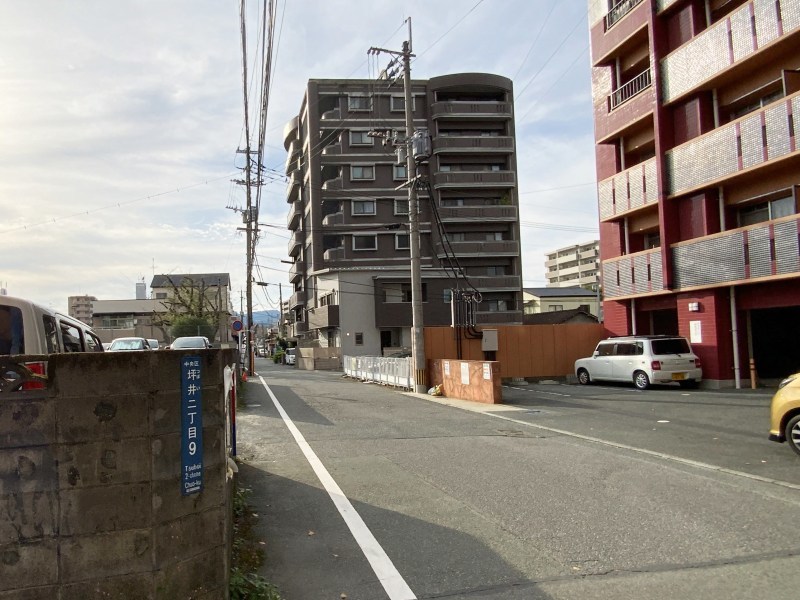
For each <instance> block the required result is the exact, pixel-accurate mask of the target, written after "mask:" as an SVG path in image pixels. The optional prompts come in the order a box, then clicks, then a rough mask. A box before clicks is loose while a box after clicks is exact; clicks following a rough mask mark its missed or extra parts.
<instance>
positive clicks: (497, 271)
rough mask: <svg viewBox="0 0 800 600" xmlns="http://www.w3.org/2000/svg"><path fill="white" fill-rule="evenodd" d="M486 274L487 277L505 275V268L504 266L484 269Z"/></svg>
mask: <svg viewBox="0 0 800 600" xmlns="http://www.w3.org/2000/svg"><path fill="white" fill-rule="evenodd" d="M486 274H487V275H489V276H498V275H505V274H506V267H505V265H495V266H492V267H486Z"/></svg>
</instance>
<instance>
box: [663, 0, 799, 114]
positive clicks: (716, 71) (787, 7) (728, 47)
mask: <svg viewBox="0 0 800 600" xmlns="http://www.w3.org/2000/svg"><path fill="white" fill-rule="evenodd" d="M663 1H664V0H662V2H663ZM778 6H780V15H778V14H777V12H778V11H777V9H776V8H777V7H778ZM662 8H663V7H662ZM751 15H752V16H751ZM729 24H730V30H729ZM798 26H800V21H799V20H798V15H797V5H796V4H795V3H792V2H781V3H780V5H778V4H777V3H772V2H748V3H747V4H745V5H743V6H742V7H740V8H739V9H737V10H735V11H733V12H732V13H730V14H729V15H728V16H727V17H726V18H725V19H722V20H720V21H719V22H717V23H715V24H714V25H712V26H711V27H709V28H708V29H706V30H705V31H703V32H702V33H701V34H700V35H698V36H696V37H694V38H692V39H691V40H690V41H688V42H687V43H686V44H684V45H683V46H681V47H680V48H678V49H677V50H675V51H674V52H672V53H670V54H669V55H668V56H666V57H665V58H664V59H663V60H662V61H661V71H662V78H661V79H662V83H663V89H662V90H661V93H662V95H663V97H664V103H665V104H667V103H670V102H674V101H675V100H677V99H679V98H681V97H682V96H685V95H686V94H689V93H691V92H692V91H694V90H695V89H697V88H698V87H699V86H700V85H704V86H705V87H709V86H712V83H711V80H713V79H714V78H715V77H717V76H718V75H721V74H722V73H723V72H724V71H726V70H728V69H729V68H730V67H731V66H733V65H735V64H737V63H739V62H741V61H744V60H745V59H747V58H749V57H751V56H753V55H754V54H756V53H758V52H760V51H761V49H762V48H764V46H766V45H767V44H771V43H773V42H775V41H776V40H779V39H781V38H783V37H788V36H790V35H793V33H794V31H795V30H796V29H797V28H798Z"/></svg>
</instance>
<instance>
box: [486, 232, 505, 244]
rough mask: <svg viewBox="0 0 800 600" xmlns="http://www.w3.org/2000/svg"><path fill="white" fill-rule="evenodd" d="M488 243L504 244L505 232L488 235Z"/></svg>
mask: <svg viewBox="0 0 800 600" xmlns="http://www.w3.org/2000/svg"><path fill="white" fill-rule="evenodd" d="M486 241H487V242H502V241H503V232H502V231H490V232H489V233H487V234H486Z"/></svg>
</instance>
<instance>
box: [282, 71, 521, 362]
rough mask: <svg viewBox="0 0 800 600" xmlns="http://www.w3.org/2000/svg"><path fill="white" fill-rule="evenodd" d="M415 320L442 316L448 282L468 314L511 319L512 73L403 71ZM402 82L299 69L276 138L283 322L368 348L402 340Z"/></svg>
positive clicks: (515, 260)
mask: <svg viewBox="0 0 800 600" xmlns="http://www.w3.org/2000/svg"><path fill="white" fill-rule="evenodd" d="M412 97H413V103H412V104H413V106H412V110H413V122H414V128H415V130H427V132H428V135H429V136H430V141H431V153H430V156H429V158H428V159H426V160H422V161H421V162H419V163H418V164H417V173H416V174H412V176H413V175H418V176H419V177H418V183H417V190H418V195H419V198H420V201H419V206H420V232H421V270H422V292H423V314H424V324H425V325H426V326H429V325H449V324H450V322H451V305H450V298H451V295H452V292H451V290H453V289H467V290H470V291H472V292H475V291H477V292H479V294H480V296H479V297H478V298H479V299H480V302H479V303H478V304H476V305H475V306H474V308H475V309H476V320H477V322H478V324H499V323H521V322H522V291H521V290H522V281H521V279H522V278H521V275H522V267H521V262H520V238H519V210H518V197H517V174H516V170H517V165H516V158H515V153H514V118H513V91H512V85H511V81H510V80H509V79H506V78H504V77H499V76H497V75H490V74H478V73H469V74H457V75H446V76H442V77H435V78H432V79H429V80H414V81H412ZM404 110H405V101H404V96H403V84H402V81H401V82H394V83H391V82H389V81H386V80H378V81H372V80H329V79H313V80H310V81H309V82H308V86H307V88H306V93H305V97H304V98H303V101H302V105H301V108H300V113H299V115H298V116H297V117H295V118H294V119H292V121H291V122H289V123H288V124H287V126H286V128H285V130H284V144H285V147H286V150H287V152H288V157H287V161H286V174H287V175H288V177H289V185H288V189H287V201H288V203H289V206H290V207H289V214H288V222H287V225H288V228H289V229H290V230H291V232H292V235H291V240H290V242H289V255H290V256H291V257H292V259H293V261H294V263H293V265H292V267H291V269H290V279H291V282H292V284H293V286H294V291H293V294H292V296H291V299H290V301H289V311H290V319H289V320H290V331H289V333H290V335H291V336H292V337H296V338H298V340H300V341H301V343H302V342H305V343H312V344H319V345H321V346H328V347H339V348H341V349H342V352H343V353H344V354H351V355H380V354H381V353H382V352H386V349H395V348H407V347H410V345H411V324H412V319H411V279H410V254H409V233H408V231H409V230H408V225H407V224H408V221H409V215H408V191H407V188H405V187H401V186H402V185H403V184H404V183H405V182H406V180H407V173H406V165H405V159H403V160H402V161H400V162H398V159H397V156H396V154H395V151H394V148H393V146H392V143H391V141H389V143H386V144H384V139H386V138H384V137H374V135H371V132H380V133H381V134H382V135H385V134H386V133H387V132H388V135H389V138H390V139H391V138H393V137H395V136H396V138H397V139H398V140H403V139H405V134H406V132H405V112H404Z"/></svg>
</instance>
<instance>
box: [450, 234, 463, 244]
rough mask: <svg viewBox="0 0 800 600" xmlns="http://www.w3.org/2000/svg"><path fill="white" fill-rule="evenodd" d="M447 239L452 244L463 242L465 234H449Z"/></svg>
mask: <svg viewBox="0 0 800 600" xmlns="http://www.w3.org/2000/svg"><path fill="white" fill-rule="evenodd" d="M446 237H447V239H448V240H449V241H451V242H463V241H464V234H463V233H448V234H446Z"/></svg>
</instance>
